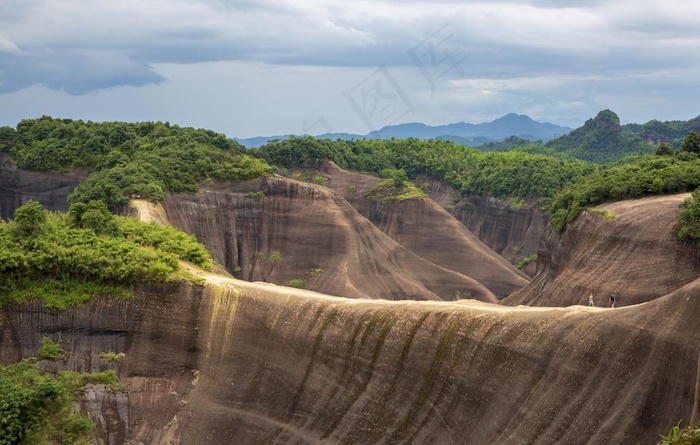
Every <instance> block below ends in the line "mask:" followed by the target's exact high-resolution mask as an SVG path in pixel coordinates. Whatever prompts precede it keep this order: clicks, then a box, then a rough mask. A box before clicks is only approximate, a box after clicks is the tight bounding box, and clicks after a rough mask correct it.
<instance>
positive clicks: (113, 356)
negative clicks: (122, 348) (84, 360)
mask: <svg viewBox="0 0 700 445" xmlns="http://www.w3.org/2000/svg"><path fill="white" fill-rule="evenodd" d="M99 358H100V360H107V361H108V362H110V363H121V362H122V360H124V358H126V354H124V353H123V352H119V353H116V352H100V355H99Z"/></svg>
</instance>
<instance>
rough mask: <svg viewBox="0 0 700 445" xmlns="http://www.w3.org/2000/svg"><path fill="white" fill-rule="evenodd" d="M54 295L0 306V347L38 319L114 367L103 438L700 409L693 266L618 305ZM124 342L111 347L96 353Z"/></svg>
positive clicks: (532, 423) (453, 437)
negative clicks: (63, 302) (65, 306)
mask: <svg viewBox="0 0 700 445" xmlns="http://www.w3.org/2000/svg"><path fill="white" fill-rule="evenodd" d="M205 278H207V284H206V285H205V286H204V287H200V286H195V285H192V284H186V283H181V284H171V285H165V286H157V287H150V288H145V289H138V290H137V296H136V297H135V298H134V299H133V300H130V301H117V300H109V299H105V298H95V299H93V300H91V301H90V302H89V303H87V304H86V305H85V306H84V307H82V308H76V309H71V310H68V311H66V312H64V313H58V312H56V311H53V310H48V309H45V308H43V306H42V305H41V304H39V303H37V302H34V303H31V304H25V305H22V306H17V305H14V306H8V307H5V308H3V309H2V310H1V311H0V332H1V333H2V336H0V359H1V360H2V361H3V362H9V361H16V360H18V359H19V358H20V357H22V356H24V357H26V356H30V355H33V354H35V353H36V351H37V349H38V346H39V339H40V337H41V336H42V335H48V336H49V337H51V338H52V339H54V340H59V341H60V342H61V344H62V345H63V346H64V347H65V348H66V349H68V350H69V351H70V353H71V354H70V355H69V357H68V358H67V359H66V361H65V363H63V364H62V367H65V368H68V369H76V370H95V371H96V370H102V369H106V368H113V369H114V368H116V369H117V370H118V373H119V376H120V377H121V379H122V381H123V382H124V383H125V384H126V385H127V387H128V389H129V392H128V393H127V394H121V393H117V394H114V393H110V392H108V391H105V390H104V388H99V387H95V388H91V389H90V391H88V393H87V394H86V396H85V398H84V402H83V406H84V408H85V409H87V410H88V411H89V414H90V416H91V417H92V418H93V419H94V420H95V422H96V424H97V425H98V436H99V439H100V441H101V442H100V443H109V444H122V443H124V441H125V440H128V441H130V442H129V443H143V444H166V443H181V444H211V443H221V444H228V443H231V444H233V443H235V444H260V443H275V444H308V443H323V444H350V443H352V444H407V443H412V444H435V443H440V444H475V445H477V444H478V445H483V444H552V443H566V444H572V445H575V444H589V445H592V444H601V445H602V444H610V443H635V444H650V445H651V444H655V443H656V441H657V438H658V434H659V433H660V432H664V431H666V430H667V429H668V427H669V426H670V425H673V424H675V423H676V422H677V421H678V419H681V418H682V419H686V420H691V419H697V418H698V409H699V407H700V394H699V393H698V390H697V388H698V385H700V381H699V378H700V376H699V372H698V369H699V368H698V363H699V362H700V325H698V323H697V315H698V313H700V298H698V295H700V281H694V282H692V283H690V284H689V285H687V286H685V287H683V288H682V289H679V290H678V291H676V292H675V293H674V294H672V295H669V296H666V297H663V298H660V299H657V300H655V301H653V302H650V303H647V304H644V305H637V306H634V307H629V308H622V309H614V310H610V309H599V308H584V307H580V306H577V307H571V308H566V309H561V308H560V309H557V308H551V309H544V308H524V307H520V308H506V307H502V306H495V305H490V304H484V303H477V302H474V301H471V302H467V301H462V302H407V301H404V302H389V301H378V300H353V299H343V298H333V297H327V296H323V295H320V294H315V293H312V292H308V291H300V290H295V289H290V288H283V287H278V286H274V285H269V284H262V283H248V282H243V281H237V280H233V279H226V278H222V277H215V276H206V277H205ZM103 351H114V352H123V353H125V354H126V358H125V359H124V360H123V361H122V362H121V363H119V364H110V363H106V362H104V361H103V360H100V359H99V353H100V352H103Z"/></svg>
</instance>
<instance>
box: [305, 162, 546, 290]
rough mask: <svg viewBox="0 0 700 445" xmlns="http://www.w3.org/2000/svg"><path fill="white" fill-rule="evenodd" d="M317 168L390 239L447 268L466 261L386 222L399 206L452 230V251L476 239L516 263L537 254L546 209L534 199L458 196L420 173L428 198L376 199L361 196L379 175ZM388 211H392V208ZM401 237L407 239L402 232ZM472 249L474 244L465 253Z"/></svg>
mask: <svg viewBox="0 0 700 445" xmlns="http://www.w3.org/2000/svg"><path fill="white" fill-rule="evenodd" d="M316 168H318V169H319V170H320V171H322V172H323V173H324V174H325V175H326V177H327V179H328V181H327V183H326V185H328V186H329V187H331V188H333V189H334V190H336V191H337V192H339V193H341V194H342V195H343V196H344V197H345V198H346V199H347V200H348V201H349V202H350V203H351V204H352V205H353V206H355V207H356V208H357V209H358V211H359V212H360V213H362V214H363V215H364V216H366V217H367V218H369V219H370V220H371V221H372V222H373V223H374V224H376V225H377V226H378V227H379V228H380V229H381V230H382V231H384V232H385V233H387V234H388V235H389V236H391V237H392V238H393V239H394V240H396V241H398V242H399V243H401V244H402V245H404V246H405V247H407V248H408V249H410V250H412V251H414V252H416V253H418V254H419V255H420V256H423V257H425V258H428V259H430V260H431V261H437V262H438V263H439V258H431V257H428V256H427V255H429V254H432V255H433V256H437V257H443V259H444V260H446V263H447V264H450V265H452V266H451V267H455V266H457V267H459V266H465V264H464V263H463V260H460V261H454V259H453V258H444V255H443V252H444V250H445V249H441V250H442V252H441V251H439V250H437V249H430V248H428V249H426V248H425V247H426V246H427V245H429V244H430V243H429V242H427V243H420V242H415V241H419V240H420V238H419V237H420V236H423V237H425V238H429V237H431V231H430V229H428V230H425V231H423V233H418V234H417V233H416V230H412V229H413V227H394V226H391V225H389V223H390V222H393V221H396V220H399V221H400V218H401V212H400V210H401V209H402V208H404V207H409V206H413V207H421V206H422V207H424V208H422V209H420V210H419V211H418V213H420V214H421V215H424V216H425V217H426V218H427V217H428V216H429V217H430V218H431V221H434V222H433V223H432V225H435V224H439V225H441V227H443V228H444V229H445V231H444V232H442V233H440V234H441V235H443V234H445V233H448V234H451V236H450V237H449V238H452V239H450V240H449V242H450V245H452V246H454V247H453V250H454V251H456V252H459V251H460V248H462V244H463V243H466V244H468V245H472V246H473V245H474V240H476V239H478V240H480V241H481V242H482V243H483V244H484V245H486V246H488V247H489V248H490V250H492V251H494V252H495V253H497V254H498V255H500V256H502V257H504V258H505V259H506V260H507V261H508V262H510V263H511V264H516V263H518V262H519V261H521V260H522V259H523V258H525V257H528V256H532V255H535V254H536V253H537V247H538V245H539V241H540V237H541V235H542V233H543V231H544V228H545V227H546V225H547V223H548V222H549V217H548V215H547V213H546V212H545V211H543V210H542V209H540V208H539V207H538V206H537V202H536V200H527V202H526V201H522V200H520V201H517V202H513V203H507V202H502V201H501V200H500V199H498V198H494V197H490V196H465V197H463V198H461V199H460V197H459V194H458V193H457V192H456V191H455V190H454V189H453V188H452V187H450V186H449V185H447V184H445V183H443V182H440V181H436V180H434V179H432V178H429V177H421V178H419V179H417V180H416V183H417V184H427V185H428V188H429V193H430V198H431V199H430V200H415V201H409V202H410V204H409V202H401V203H395V202H383V203H378V202H377V201H371V200H368V199H366V198H364V194H365V193H367V192H368V191H369V190H370V188H371V187H372V186H373V185H375V184H376V183H377V182H378V181H379V179H377V178H375V177H373V176H368V175H362V174H357V173H351V172H348V171H345V170H343V169H341V168H339V167H338V166H337V165H335V164H334V163H332V162H327V163H323V164H320V165H318V166H316ZM518 204H521V205H518ZM443 209H449V211H450V213H451V214H452V216H454V218H456V219H457V221H459V222H461V223H462V225H464V226H465V227H466V228H467V229H468V235H467V234H464V232H465V231H464V230H456V231H455V229H454V224H453V222H454V221H451V218H448V219H446V218H445V216H446V215H445V211H444V210H443ZM392 210H393V212H391V211H392ZM419 227H420V226H419ZM401 229H404V230H405V231H406V232H407V233H408V234H409V238H411V239H414V240H415V241H414V243H413V244H412V245H409V244H407V243H406V242H404V241H400V240H399V237H401V235H402V231H401ZM457 237H459V238H464V239H463V240H462V241H461V242H457V240H456V239H455V238H457ZM403 238H404V239H405V238H406V236H404V237H403ZM471 250H473V247H469V248H467V249H465V250H464V251H471ZM472 258H476V256H472ZM439 264H441V265H444V264H442V263H439ZM467 267H470V266H467ZM535 271H536V261H532V262H530V263H528V264H527V265H525V267H524V268H523V272H524V273H525V274H527V275H528V276H530V277H532V276H534V275H535ZM504 293H505V295H507V294H508V293H509V292H508V291H506V290H504V289H497V290H496V294H497V295H499V296H504Z"/></svg>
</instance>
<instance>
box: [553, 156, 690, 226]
mask: <svg viewBox="0 0 700 445" xmlns="http://www.w3.org/2000/svg"><path fill="white" fill-rule="evenodd" d="M698 186H700V161H699V160H698V158H697V156H695V155H694V154H690V153H687V154H685V155H682V154H679V155H677V156H665V155H664V156H659V155H653V156H645V157H642V158H638V159H636V160H634V161H630V162H627V163H621V164H619V165H616V166H613V167H610V168H607V169H602V170H599V171H596V172H594V173H592V174H590V175H588V176H586V177H584V178H581V179H580V180H578V181H577V182H576V183H574V184H572V185H570V186H568V187H566V188H564V189H563V190H562V191H561V192H559V193H557V194H556V195H555V196H554V198H553V200H552V206H551V208H550V212H551V215H552V225H553V226H554V228H555V229H556V230H558V231H561V230H563V229H564V228H565V227H566V225H567V224H568V223H570V222H572V221H573V220H574V219H576V217H578V215H579V214H580V213H581V211H583V210H584V209H585V208H586V207H587V206H590V205H594V204H599V203H602V202H606V201H614V200H620V199H630V198H636V197H640V196H644V195H650V194H658V193H679V192H685V191H689V190H693V189H695V188H696V187H698Z"/></svg>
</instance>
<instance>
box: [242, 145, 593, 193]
mask: <svg viewBox="0 0 700 445" xmlns="http://www.w3.org/2000/svg"><path fill="white" fill-rule="evenodd" d="M253 152H254V153H256V154H258V155H259V156H261V157H262V158H263V159H265V160H266V161H267V162H269V163H270V164H273V165H277V166H280V167H285V168H291V167H294V166H299V165H304V164H314V163H318V162H322V161H326V160H330V161H333V162H335V163H336V164H338V166H340V167H341V168H345V169H349V170H354V171H360V172H366V173H369V174H374V175H381V172H382V171H384V170H386V169H393V170H403V171H404V172H406V173H407V175H408V177H410V178H415V177H417V176H420V175H426V176H430V177H433V178H435V179H438V180H442V181H446V182H448V183H449V184H450V185H452V187H454V188H455V189H456V190H458V191H459V192H460V193H462V194H470V195H494V196H517V197H524V196H532V197H546V196H551V195H553V194H554V193H555V192H557V191H558V190H560V189H561V188H562V187H564V186H565V185H567V184H569V183H571V182H572V181H573V180H575V179H577V178H579V177H581V176H583V175H585V174H586V173H589V172H591V171H593V170H595V167H594V166H592V165H590V164H587V163H585V162H583V161H578V160H569V159H564V158H562V157H557V156H551V155H542V154H533V153H527V152H526V151H517V150H515V151H507V152H489V153H485V152H482V151H480V150H476V149H472V148H466V147H464V146H462V145H459V144H455V143H453V142H449V141H441V140H418V139H412V138H409V139H389V140H353V141H343V140H337V141H330V140H318V139H314V138H311V137H300V138H290V139H287V140H284V141H272V142H268V143H267V144H265V145H263V146H262V147H260V149H258V150H257V151H253Z"/></svg>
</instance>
